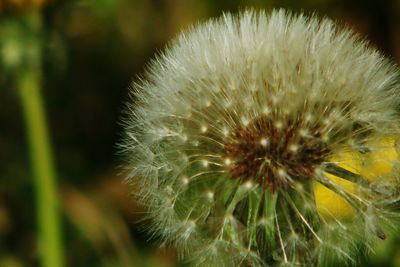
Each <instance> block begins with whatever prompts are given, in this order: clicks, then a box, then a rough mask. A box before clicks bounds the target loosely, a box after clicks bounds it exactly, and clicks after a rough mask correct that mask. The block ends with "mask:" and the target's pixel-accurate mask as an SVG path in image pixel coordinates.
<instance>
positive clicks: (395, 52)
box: [0, 0, 400, 267]
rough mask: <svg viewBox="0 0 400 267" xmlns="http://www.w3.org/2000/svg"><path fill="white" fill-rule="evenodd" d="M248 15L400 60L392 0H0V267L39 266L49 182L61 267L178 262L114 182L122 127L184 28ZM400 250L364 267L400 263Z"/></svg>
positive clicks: (399, 17)
mask: <svg viewBox="0 0 400 267" xmlns="http://www.w3.org/2000/svg"><path fill="white" fill-rule="evenodd" d="M247 7H254V8H257V9H259V8H264V9H267V10H270V9H272V8H278V7H284V8H288V9H291V10H295V11H304V12H306V13H313V12H316V13H317V14H318V15H321V16H324V15H327V16H329V17H331V18H333V19H335V20H337V21H339V22H340V23H341V24H342V25H349V26H351V27H352V28H354V29H355V30H356V31H357V32H359V33H360V34H361V35H362V36H365V37H367V38H368V39H369V40H371V42H372V44H373V45H374V46H376V47H377V48H379V49H380V50H381V51H383V53H384V54H385V55H386V56H388V57H390V58H392V60H393V61H394V62H396V63H397V64H398V63H399V62H400V1H398V0H387V1H385V0H381V1H379V0H376V1H374V0H364V1H362V0H352V1H349V0H336V1H335V0H280V1H279V0H268V1H261V0H247V1H246V0H232V1H216V0H203V1H200V0H187V1H184V0H148V1H146V0H141V1H139V0H131V1H129V0H97V1H95V0H92V1H89V0H86V1H85V0H81V1H56V0H53V1H46V0H30V1H29V0H0V123H1V124H0V267H19V266H45V265H43V264H42V262H43V261H42V259H41V256H40V255H43V254H46V251H43V250H44V248H45V247H46V245H43V247H42V245H39V242H38V240H39V239H40V235H41V232H40V231H39V230H38V229H39V228H40V227H39V226H38V224H40V223H41V220H40V219H38V213H40V209H41V208H40V207H39V206H40V205H44V213H45V214H47V213H49V214H50V215H49V216H50V217H51V216H52V215H51V210H52V209H51V205H50V209H49V210H48V209H47V208H46V205H47V204H49V201H50V202H52V201H53V199H52V198H51V192H52V191H51V190H52V189H55V187H54V188H52V187H51V183H52V181H53V182H54V179H56V187H57V188H56V190H57V192H56V194H55V196H56V197H57V198H58V201H59V206H60V216H61V219H60V223H61V233H62V235H61V237H62V242H61V243H62V246H60V249H61V250H62V251H64V253H63V254H64V255H63V257H64V258H65V264H64V266H77V267H80V266H82V267H83V266H85V267H86V266H115V267H118V266H156V267H157V266H160V267H161V266H165V267H166V266H183V265H182V264H180V265H179V264H178V260H177V255H176V254H175V252H174V250H173V249H171V248H163V249H159V248H158V247H157V242H156V241H154V240H150V238H149V237H148V236H147V235H146V234H144V233H143V231H142V229H143V228H145V227H146V223H145V222H142V223H140V222H139V221H140V218H141V217H142V215H141V214H142V213H143V211H142V210H141V209H140V207H138V206H137V205H135V201H134V198H133V197H132V196H131V195H130V192H131V191H132V190H134V188H129V187H128V186H127V185H124V184H123V183H122V177H121V176H119V170H118V164H120V162H119V158H118V156H117V155H116V154H117V148H116V143H117V141H118V139H119V135H120V133H121V131H122V130H121V128H122V127H121V126H120V125H119V123H118V121H119V117H120V114H121V110H122V109H123V107H124V102H126V101H127V100H128V88H129V85H130V83H131V81H132V80H134V79H135V77H136V75H141V74H143V73H144V69H145V66H146V62H148V60H149V59H150V58H152V56H153V55H154V54H155V53H157V52H158V51H160V50H162V48H163V46H164V45H165V44H166V43H167V42H168V41H169V40H170V39H171V38H173V37H174V36H176V35H177V34H178V32H179V31H180V30H181V29H182V28H184V27H186V26H187V25H189V24H191V23H193V22H197V21H199V20H200V21H201V20H205V19H207V18H209V17H215V16H219V15H220V14H221V13H222V12H223V11H238V10H242V9H244V8H247ZM24 92H25V93H24ZM26 92H28V93H26ZM29 92H37V95H36V97H37V99H36V100H37V102H35V100H32V99H33V98H34V97H35V95H29ZM32 103H38V105H37V106H34V105H33V106H30V104H32ZM40 107H42V108H44V111H45V114H41V113H40V112H41V111H40ZM34 110H36V111H38V113H35V111H34ZM37 114H38V115H37ZM41 115H44V117H41ZM43 123H44V124H43ZM41 126H43V127H42V128H41ZM35 129H37V132H36V134H37V135H36V137H35V135H34V133H35ZM46 129H47V130H48V133H49V138H47V136H46ZM41 131H42V132H41ZM48 139H50V143H51V145H52V146H51V147H48V148H49V149H48V150H46V147H47V146H46V145H47V141H48ZM35 143H36V145H37V146H36V149H37V150H36V153H38V154H35V146H34V145H33V144H35ZM42 148H44V149H42ZM32 151H33V152H32ZM41 153H42V154H41ZM46 153H47V154H46ZM41 155H42V156H43V157H42V156H41ZM46 155H47V156H46ZM41 163H43V164H42V165H40V164H41ZM52 163H54V166H53V165H52ZM40 166H41V167H40ZM52 166H53V167H54V169H55V171H54V172H53V170H52ZM40 170H43V171H44V173H47V174H48V177H49V179H50V180H48V181H47V182H49V181H50V182H49V183H50V187H48V188H47V190H49V191H46V183H47V182H46V181H44V182H43V181H42V182H40V179H37V178H34V176H35V175H37V174H38V173H39V174H40ZM46 170H47V172H46ZM53 174H54V175H53ZM39 176H40V175H39ZM42 186H44V188H42ZM41 188H42V189H43V190H45V191H40V190H41ZM40 192H47V193H48V194H49V197H50V198H44V199H43V200H42V202H40V200H38V194H41V193H40ZM47 193H46V194H47ZM53 197H54V196H53ZM54 201H56V200H55V199H54ZM46 202H47V203H46ZM40 203H41V204H40ZM55 203H57V202H55ZM53 208H54V207H53ZM42 209H43V207H42ZM54 210H55V209H54ZM55 211H56V210H55ZM53 215H54V216H55V217H57V213H54V214H53ZM44 216H47V215H44ZM39 217H40V216H39ZM55 231H57V229H56V230H55ZM51 242H53V241H51ZM55 242H56V243H57V242H58V243H60V240H58V241H57V240H56V241H55ZM399 244H400V242H399V241H398V240H395V239H393V238H389V239H388V240H386V241H384V242H382V243H380V244H378V247H377V253H376V254H375V255H371V257H372V258H370V259H366V260H365V262H364V263H362V264H361V265H362V266H400V245H399ZM50 249H57V248H54V247H50ZM61 257H62V256H61ZM47 266H50V265H47ZM59 266H62V264H61V265H59ZM54 267H56V266H54Z"/></svg>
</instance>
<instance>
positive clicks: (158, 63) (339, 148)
mask: <svg viewBox="0 0 400 267" xmlns="http://www.w3.org/2000/svg"><path fill="white" fill-rule="evenodd" d="M399 76H400V74H399V70H398V67H397V66H394V65H393V64H392V63H390V62H389V61H388V60H387V59H385V58H384V57H383V56H382V55H381V54H380V53H379V52H378V51H376V50H374V49H372V48H370V47H368V46H367V45H366V42H365V41H363V40H359V38H358V37H356V36H354V34H352V32H351V31H349V30H339V29H337V28H336V27H335V25H334V24H333V23H332V22H331V21H330V20H328V19H322V20H320V19H317V18H315V17H309V18H307V17H306V16H304V15H294V14H291V13H289V12H286V11H283V10H278V11H273V12H271V13H270V14H266V13H264V12H254V11H246V12H243V13H240V14H238V15H231V14H225V15H223V16H222V18H219V19H216V20H211V21H208V22H205V23H202V24H200V25H198V26H196V27H193V28H191V29H190V30H188V31H186V32H184V33H183V34H182V35H180V36H179V37H178V38H177V39H175V40H174V41H173V42H172V44H171V45H170V46H169V48H168V49H167V51H166V52H165V53H164V54H162V55H160V56H159V57H158V58H157V60H154V61H153V62H152V64H151V65H150V70H149V72H148V74H147V76H146V78H145V79H143V80H141V81H140V82H139V83H138V84H136V85H135V86H134V88H135V89H134V92H135V93H134V94H135V97H136V98H137V99H138V101H135V103H139V104H132V106H130V107H129V108H128V109H127V116H126V118H125V120H126V121H124V125H125V126H126V128H125V132H126V133H125V136H126V138H125V140H124V141H123V143H122V144H121V150H123V151H124V154H125V156H126V159H127V163H126V165H125V166H126V170H127V179H128V180H129V181H130V182H131V183H132V184H134V185H135V186H136V187H135V192H137V194H138V196H139V199H140V200H141V203H142V204H143V206H144V207H146V208H147V210H148V218H149V219H150V220H149V221H150V222H151V225H150V227H148V228H149V229H150V231H151V232H152V234H153V236H158V237H159V238H160V239H161V241H162V242H163V243H168V244H172V245H174V246H176V248H177V249H178V251H179V252H181V254H183V256H184V257H185V258H186V259H188V260H190V261H193V262H194V264H195V265H196V266H275V265H280V264H282V265H284V264H287V265H290V266H294V265H296V266H297V265H299V266H330V265H332V264H333V263H332V261H333V262H335V263H336V264H338V263H343V264H346V263H354V262H356V261H357V253H358V250H359V249H358V248H359V245H363V247H365V248H367V249H369V250H372V248H373V247H374V242H375V240H377V239H385V238H386V236H388V235H390V234H392V232H391V231H390V230H391V229H393V228H395V227H397V225H398V223H399V217H400V216H399V212H398V211H396V210H395V209H394V208H393V207H394V204H395V203H398V202H399V200H400V175H399V174H398V167H399V166H400V160H399V154H398V153H399V146H398V144H399V142H398V138H399V137H400V123H399V122H400V113H399V109H398V107H399V106H400V86H399V84H398V83H397V81H398V80H397V79H398V77H399ZM188 107H190V108H188ZM189 114H190V116H189ZM183 159H185V160H183ZM201 200H207V201H201ZM338 240H340V242H338ZM271 255H272V256H271Z"/></svg>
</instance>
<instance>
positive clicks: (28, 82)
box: [18, 68, 64, 267]
mask: <svg viewBox="0 0 400 267" xmlns="http://www.w3.org/2000/svg"><path fill="white" fill-rule="evenodd" d="M18 89H19V94H20V99H21V104H22V109H23V113H24V117H25V123H26V132H27V138H28V143H29V151H30V158H31V164H32V171H33V176H34V183H35V189H36V205H37V211H38V225H39V246H40V257H41V266H43V267H62V266H64V264H63V255H62V242H61V234H60V232H61V231H60V222H59V221H60V218H59V211H58V201H57V190H56V180H55V172H54V167H53V160H52V154H51V147H50V143H49V137H48V132H47V127H46V120H45V112H44V110H43V103H42V99H41V96H40V71H39V70H37V69H33V68H29V69H28V70H25V71H23V73H22V75H20V77H19V80H18Z"/></svg>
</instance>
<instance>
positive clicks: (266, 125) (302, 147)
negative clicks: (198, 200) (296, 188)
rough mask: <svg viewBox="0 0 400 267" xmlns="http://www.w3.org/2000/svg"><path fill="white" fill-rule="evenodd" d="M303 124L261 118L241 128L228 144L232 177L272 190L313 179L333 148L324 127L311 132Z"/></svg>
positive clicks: (314, 128)
mask: <svg viewBox="0 0 400 267" xmlns="http://www.w3.org/2000/svg"><path fill="white" fill-rule="evenodd" d="M302 121H303V120H302V119H301V118H296V119H292V120H288V119H286V120H285V121H284V120H279V118H277V117H260V118H257V119H255V120H253V121H252V122H250V123H249V124H248V125H247V126H241V127H240V128H238V129H237V130H236V131H235V132H234V133H232V134H231V136H229V137H228V139H227V142H226V143H225V151H226V156H227V157H228V158H229V159H230V161H231V164H229V166H227V168H228V169H229V172H230V173H231V178H232V179H241V180H242V181H248V180H252V181H255V182H258V183H259V184H260V185H262V186H263V188H264V189H265V188H267V187H268V188H269V189H270V190H271V191H275V190H276V189H277V188H281V187H286V186H290V185H291V184H293V182H295V181H302V180H305V179H309V178H310V177H311V176H312V174H313V172H314V169H315V167H316V166H318V165H319V164H321V163H322V162H323V161H324V159H325V158H326V156H327V154H328V153H329V149H328V148H327V145H326V143H325V142H324V141H323V138H322V133H321V130H320V127H317V126H314V127H313V128H312V129H310V128H307V127H305V126H303V125H302Z"/></svg>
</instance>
